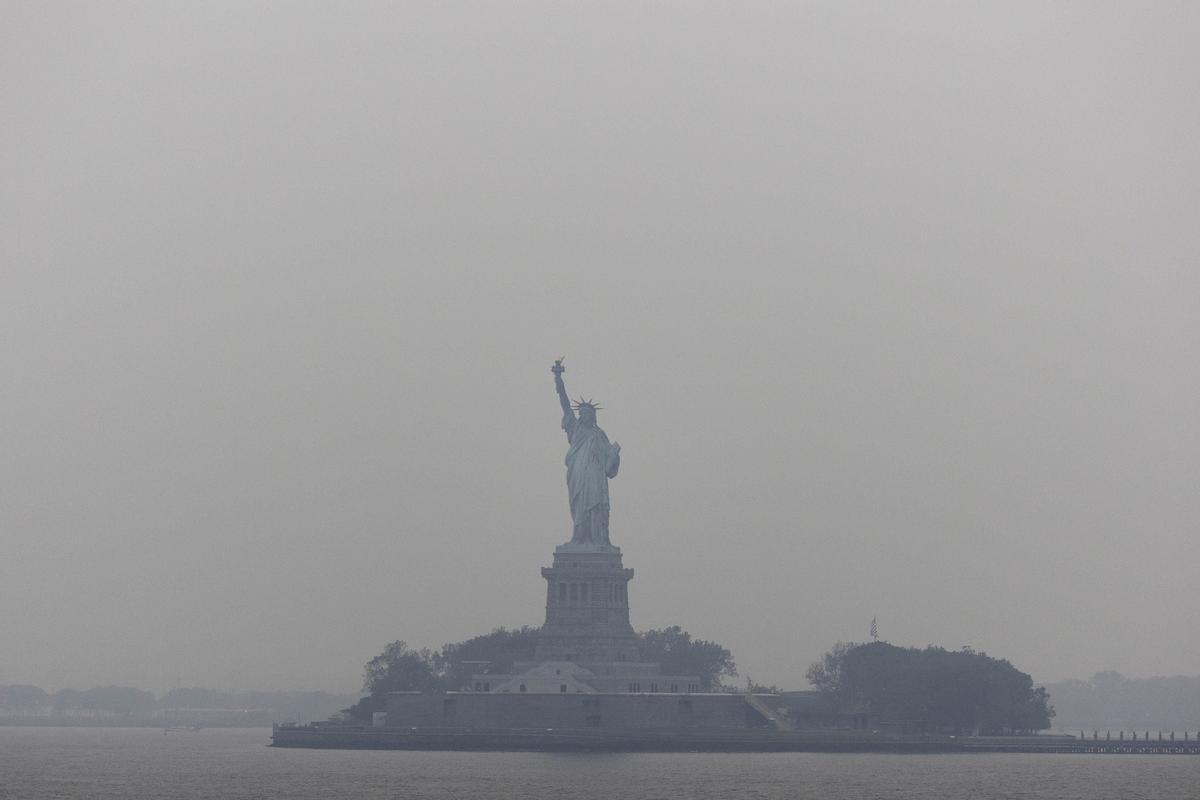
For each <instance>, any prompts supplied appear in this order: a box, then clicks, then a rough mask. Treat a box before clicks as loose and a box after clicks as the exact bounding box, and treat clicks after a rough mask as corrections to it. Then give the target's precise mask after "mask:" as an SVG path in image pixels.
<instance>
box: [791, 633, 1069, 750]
mask: <svg viewBox="0 0 1200 800" xmlns="http://www.w3.org/2000/svg"><path fill="white" fill-rule="evenodd" d="M808 679H809V681H810V682H811V683H812V684H813V686H815V687H816V688H817V690H818V691H820V692H821V693H822V694H823V695H824V696H825V697H826V698H827V699H828V700H829V701H830V702H832V703H833V704H835V705H837V706H838V707H842V708H847V709H862V710H864V711H869V712H870V713H872V714H874V715H877V716H878V718H879V719H880V721H881V722H883V723H891V724H896V725H900V726H904V727H907V728H910V729H914V730H922V731H954V732H958V733H1019V732H1032V731H1039V730H1043V729H1045V728H1048V727H1050V719H1051V717H1053V716H1054V713H1055V712H1054V707H1053V706H1051V705H1050V695H1049V693H1048V692H1047V691H1046V689H1045V688H1044V687H1035V686H1034V685H1033V679H1032V678H1031V677H1029V675H1027V674H1025V673H1024V672H1021V671H1020V670H1018V669H1017V668H1016V667H1014V666H1013V665H1012V664H1010V663H1009V662H1008V661H1006V660H1004V659H997V658H992V657H990V656H988V655H987V654H986V653H976V652H974V651H973V650H970V649H963V650H957V651H954V650H945V649H943V648H941V647H926V648H925V649H923V650H921V649H917V648H914V647H896V646H895V645H891V644H888V643H886V642H871V643H869V644H843V643H838V644H837V645H836V646H834V648H833V649H832V650H830V651H829V652H828V653H826V654H825V656H824V657H823V658H822V659H821V660H820V661H818V662H816V663H815V664H813V665H812V666H811V667H810V668H809V670H808Z"/></svg>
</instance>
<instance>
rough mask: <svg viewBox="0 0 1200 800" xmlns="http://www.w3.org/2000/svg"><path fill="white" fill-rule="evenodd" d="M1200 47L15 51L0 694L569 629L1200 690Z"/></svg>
mask: <svg viewBox="0 0 1200 800" xmlns="http://www.w3.org/2000/svg"><path fill="white" fill-rule="evenodd" d="M1197 41H1200V5H1198V4H1195V3H1177V4H1170V3H1135V2H1127V3H1117V4H1111V3H1109V4H1104V3H1096V2H1086V3H1085V2H1079V3H1032V4H1025V3H1013V2H1002V3H1001V2H997V3H992V4H978V3H972V4H966V3H946V4H937V3H932V4H931V3H904V4H902V3H875V2H871V3H862V4H850V3H844V2H836V3H824V4H802V3H781V4H775V3H723V4H715V3H697V2H687V3H684V2H678V3H636V4H634V3H616V2H611V3H591V4H582V3H550V2H546V3H526V2H509V3H471V4H464V3H446V2H430V3H399V4H379V5H376V4H349V3H274V4H249V3H242V2H238V3H229V4H217V3H179V4H171V3H165V2H152V3H151V2H148V3H143V4H128V3H107V4H97V3H75V4H50V3H32V2H31V3H6V4H5V5H4V6H3V10H0V108H3V124H0V171H2V172H0V269H2V270H3V282H2V284H0V285H2V287H3V292H2V295H0V368H2V370H3V374H4V375H5V378H4V380H3V382H2V383H0V609H2V611H0V683H11V682H31V683H37V684H40V685H43V686H46V687H47V688H60V687H63V686H68V685H71V686H85V685H92V684H98V683H126V684H135V685H139V686H144V687H147V688H154V689H163V688H167V687H170V686H173V685H175V684H176V683H177V682H178V683H182V684H183V685H214V686H220V687H247V688H248V687H297V688H299V687H310V688H323V689H331V690H334V689H355V688H357V686H358V684H359V682H360V680H361V666H362V664H363V662H364V661H366V660H367V659H368V658H370V657H371V656H372V655H374V654H375V653H377V652H379V650H380V649H381V648H382V646H383V645H384V644H385V643H386V642H387V641H390V640H392V639H397V638H403V639H405V640H407V641H408V642H409V643H410V644H413V645H417V646H437V645H440V644H441V643H442V642H445V641H453V640H458V639H463V638H466V637H468V636H471V635H474V634H477V633H482V632H486V631H488V630H490V629H492V628H493V627H496V626H500V625H505V626H516V625H521V624H531V625H537V624H540V622H541V619H542V615H543V609H542V604H543V602H544V595H545V593H544V583H543V581H542V579H541V577H540V576H539V573H538V569H539V567H540V566H543V565H547V564H549V562H550V556H551V550H552V548H553V547H554V545H556V544H558V543H560V542H562V541H564V540H566V539H567V538H569V536H570V517H569V514H568V510H567V497H566V489H565V484H564V477H565V472H564V468H563V465H562V459H563V456H564V453H565V450H566V440H565V436H564V435H563V433H562V431H561V429H560V428H559V416H560V415H559V410H558V404H557V400H556V399H555V395H554V388H553V382H552V377H551V375H550V372H549V367H550V364H551V361H552V359H553V358H554V357H556V356H558V355H560V354H562V353H565V354H567V367H568V371H567V373H566V376H565V377H566V380H567V386H568V389H569V391H571V393H572V394H573V395H578V394H579V393H584V394H587V395H593V396H595V397H596V398H598V399H599V400H600V401H601V402H602V403H603V405H604V406H605V410H604V411H603V412H601V415H600V423H601V425H602V426H604V428H605V429H606V430H607V431H608V433H609V435H610V437H611V438H613V439H615V440H617V441H619V442H621V444H622V446H623V451H622V467H621V474H620V476H619V477H618V478H617V479H616V481H615V482H614V483H613V484H612V498H613V516H612V536H613V540H614V542H615V543H616V544H618V545H620V546H621V547H622V549H623V550H624V553H625V560H626V564H627V565H628V566H632V567H634V568H635V569H636V571H637V577H636V578H635V579H634V581H633V583H632V585H631V602H632V604H633V617H634V619H633V621H634V624H635V626H636V627H639V628H647V627H659V626H664V625H668V624H681V625H683V626H685V627H686V628H688V629H689V630H691V631H692V632H693V633H694V634H695V635H697V636H701V637H705V638H712V639H715V640H717V641H719V642H721V643H723V644H725V645H726V646H728V647H730V648H731V649H732V650H733V651H734V653H735V655H736V657H737V661H738V664H739V665H740V666H741V668H742V673H743V675H745V674H746V673H747V672H748V673H749V674H751V675H752V676H753V677H754V678H755V679H756V680H758V681H762V682H774V683H779V684H780V685H784V686H789V687H800V686H802V685H803V684H804V679H803V674H804V671H805V669H806V667H807V666H808V664H809V663H810V662H812V661H813V660H814V659H815V658H817V657H818V656H819V655H820V654H821V653H822V652H823V651H824V650H826V649H827V648H828V647H829V646H830V645H831V644H833V643H834V642H835V641H837V640H839V639H841V640H862V639H864V638H865V637H866V636H867V634H868V628H869V625H870V621H871V617H872V616H876V615H877V616H878V618H879V630H880V634H881V636H882V637H883V638H886V639H888V640H889V641H892V642H894V643H898V644H914V645H925V644H928V643H936V644H942V645H945V646H947V647H951V648H957V647H960V646H962V645H971V646H973V647H975V648H977V649H983V650H986V651H987V652H989V653H992V654H995V655H1002V656H1005V657H1008V658H1009V659H1011V660H1012V661H1013V662H1014V663H1015V664H1016V665H1017V666H1018V667H1020V668H1022V669H1024V670H1027V671H1030V672H1032V673H1033V674H1034V676H1035V677H1036V678H1038V679H1040V680H1053V679H1058V678H1062V677H1066V676H1088V675H1090V674H1091V673H1093V672H1095V671H1096V670H1099V669H1117V670H1120V671H1121V672H1124V673H1126V674H1129V675H1151V674H1159V673H1181V672H1182V673H1191V674H1196V673H1200V635H1197V631H1198V630H1200V602H1198V601H1197V598H1198V591H1200V584H1198V583H1197V574H1198V570H1197V568H1198V566H1200V536H1198V535H1197V534H1198V532H1200V530H1198V528H1200V524H1198V522H1197V520H1200V492H1198V487H1200V413H1198V412H1200V408H1198V403H1197V398H1198V397H1200V315H1198V314H1197V305H1198V301H1200V259H1198V256H1200V148H1198V147H1197V142H1200V91H1197V86H1198V85H1200V84H1198V79H1200V56H1198V55H1197V49H1196V42H1197Z"/></svg>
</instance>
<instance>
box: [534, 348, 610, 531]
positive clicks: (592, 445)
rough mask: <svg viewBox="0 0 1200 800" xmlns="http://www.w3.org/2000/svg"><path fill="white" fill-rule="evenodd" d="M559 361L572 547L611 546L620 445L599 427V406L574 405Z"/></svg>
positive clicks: (556, 379) (556, 375) (556, 368)
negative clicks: (612, 488) (611, 501)
mask: <svg viewBox="0 0 1200 800" xmlns="http://www.w3.org/2000/svg"><path fill="white" fill-rule="evenodd" d="M562 362H563V360H562V359H561V358H560V359H558V360H557V361H555V362H554V366H553V367H552V368H551V372H553V373H554V388H555V389H557V390H558V401H559V403H560V404H561V405H562V412H563V418H562V426H563V430H564V431H566V432H567V442H568V443H569V444H570V449H569V450H567V493H568V495H569V497H570V500H571V520H572V521H573V522H574V524H575V529H574V532H573V533H572V534H571V544H573V545H591V546H600V547H611V546H612V543H611V542H609V540H608V479H609V478H615V477H617V470H618V469H620V467H621V445H619V444H617V443H616V442H612V443H611V444H610V443H609V441H608V436H607V435H605V433H604V431H602V430H600V426H599V425H597V424H596V411H597V410H599V408H600V406H598V405H596V404H595V403H593V402H592V401H591V400H583V399H580V400H579V402H577V403H574V404H572V403H571V401H570V400H569V399H567V387H566V385H565V384H564V383H563V378H562V374H563V372H564V371H565V369H566V368H565V367H564V366H563V365H562Z"/></svg>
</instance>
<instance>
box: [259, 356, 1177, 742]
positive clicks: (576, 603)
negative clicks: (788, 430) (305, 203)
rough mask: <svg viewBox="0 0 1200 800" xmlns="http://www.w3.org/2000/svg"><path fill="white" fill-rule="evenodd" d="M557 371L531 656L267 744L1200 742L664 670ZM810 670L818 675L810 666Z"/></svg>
mask: <svg viewBox="0 0 1200 800" xmlns="http://www.w3.org/2000/svg"><path fill="white" fill-rule="evenodd" d="M565 371H566V368H565V367H564V366H563V359H562V358H560V359H558V360H557V361H555V362H554V365H553V366H552V367H551V372H552V373H553V375H554V386H555V392H556V394H557V396H558V401H559V406H560V410H561V412H562V418H561V426H562V430H563V431H564V432H565V434H566V436H567V453H566V457H565V459H564V466H565V467H566V484H567V499H568V507H569V511H570V517H571V529H570V536H569V537H568V538H567V540H566V541H565V542H563V543H562V544H560V545H558V546H556V547H555V548H554V551H553V554H552V561H551V565H550V566H548V567H543V568H542V569H541V576H542V578H543V580H544V581H545V584H546V585H545V618H544V621H543V624H542V625H541V627H540V628H538V629H537V630H536V639H535V644H534V647H533V660H531V661H525V662H521V661H517V662H513V663H512V664H511V669H509V670H505V671H498V672H493V671H491V670H490V669H488V664H486V663H483V662H470V663H472V664H474V663H479V665H480V667H481V669H479V671H477V672H475V673H474V674H472V675H471V676H470V679H469V680H468V681H467V682H466V683H465V685H462V686H460V687H459V688H458V689H456V690H447V691H442V690H438V691H390V692H387V694H386V698H384V699H385V701H386V705H385V708H386V710H385V711H377V712H373V716H372V717H371V719H370V724H353V723H348V722H346V721H341V722H329V723H313V724H311V725H304V726H302V725H291V724H285V725H277V726H275V727H274V728H273V732H272V743H273V744H274V745H275V746H278V747H332V748H345V747H349V748H385V749H407V750H545V751H555V750H563V751H571V750H591V751H608V752H618V751H654V752H672V751H710V752H739V751H741V752H752V751H757V752H766V751H838V752H855V751H858V752H900V753H928V752H1026V753H1029V752H1034V753H1045V752H1093V753H1095V752H1154V753H1186V754H1200V742H1197V741H1196V740H1194V739H1193V740H1188V739H1186V737H1185V739H1184V741H1175V740H1174V736H1173V735H1172V737H1171V739H1170V740H1167V741H1157V742H1152V741H1150V738H1149V735H1147V736H1146V737H1145V738H1144V739H1143V740H1142V741H1140V742H1139V741H1137V740H1133V741H1123V740H1122V741H1111V742H1109V741H1100V740H1098V739H1096V738H1093V739H1092V740H1090V741H1089V740H1088V739H1086V738H1085V737H1084V736H1082V735H1081V736H1080V737H1079V738H1076V737H1074V736H1062V735H1002V736H991V735H980V734H981V732H980V731H978V730H977V731H976V732H975V735H973V736H970V737H956V736H953V735H937V732H936V731H935V732H934V735H930V732H929V731H927V730H925V729H921V730H916V729H913V728H911V727H908V726H906V725H904V724H903V723H901V724H899V725H897V724H896V723H895V722H892V721H888V720H881V719H880V717H879V715H878V713H876V711H875V710H874V709H873V708H872V707H871V704H870V703H868V702H864V701H861V700H860V701H848V700H846V699H844V696H843V697H842V699H838V694H837V693H823V692H819V691H799V692H778V691H753V690H752V687H748V688H747V690H746V691H744V692H739V691H736V690H733V689H732V688H731V687H712V686H711V685H705V684H704V682H702V680H701V678H700V677H699V676H697V675H686V674H670V673H667V672H664V670H663V669H662V667H661V665H660V664H658V663H656V662H654V661H651V660H646V659H643V658H642V653H641V651H640V647H639V644H640V639H639V636H638V634H637V632H636V631H635V630H634V628H633V626H632V624H631V622H630V602H629V596H630V595H629V584H630V582H631V581H632V579H633V576H634V571H633V569H631V568H628V567H626V566H625V565H624V563H623V559H622V553H621V549H620V548H619V547H617V546H616V545H614V544H613V542H612V535H611V531H610V510H611V509H610V495H609V481H610V480H613V479H615V478H616V477H617V475H618V473H619V470H620V466H621V446H620V444H618V443H616V442H612V441H610V440H609V438H608V435H607V434H606V433H605V431H604V430H603V429H602V428H601V427H600V425H599V421H598V418H597V417H598V411H600V410H601V407H600V406H599V405H598V404H597V403H595V402H594V401H593V400H591V399H583V398H579V399H578V400H576V401H575V402H572V401H571V400H570V398H569V396H568V394H567V390H566V383H565V381H564V379H563V373H564V372H565ZM873 633H874V631H873ZM871 647H874V648H875V652H877V653H883V654H884V655H885V656H886V655H888V654H889V653H892V654H894V652H893V651H895V652H900V650H901V649H900V648H894V647H892V646H890V645H886V644H885V643H882V642H876V643H875V644H874V645H869V646H866V648H863V649H864V650H865V649H867V648H871ZM881 648H882V649H881ZM889 648H890V649H889ZM835 651H836V649H835ZM943 652H944V651H943ZM834 655H836V652H831V654H830V655H829V656H827V657H826V658H827V659H829V658H831V657H833V656H834ZM1005 663H1007V662H1005ZM815 668H816V665H814V669H815ZM1010 669H1011V667H1010ZM836 671H837V670H836V669H834V670H833V672H834V673H836ZM1017 674H1018V675H1023V674H1021V673H1017ZM1023 677H1025V678H1026V679H1027V678H1028V676H1023ZM810 680H813V682H814V684H818V683H819V678H818V679H814V677H813V673H812V672H811V671H810ZM1034 696H1035V697H1036V693H1034ZM1042 699H1043V700H1044V696H1043V698H1042ZM1035 729H1036V726H1035ZM1010 733H1013V732H1011V731H1010Z"/></svg>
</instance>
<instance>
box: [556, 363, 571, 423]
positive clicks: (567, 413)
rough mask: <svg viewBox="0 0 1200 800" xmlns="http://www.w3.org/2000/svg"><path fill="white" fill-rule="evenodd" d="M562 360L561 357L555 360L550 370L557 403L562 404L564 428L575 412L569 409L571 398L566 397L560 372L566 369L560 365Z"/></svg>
mask: <svg viewBox="0 0 1200 800" xmlns="http://www.w3.org/2000/svg"><path fill="white" fill-rule="evenodd" d="M562 362H563V360H562V359H561V358H560V359H558V360H557V361H555V362H554V366H553V367H551V368H550V371H551V372H553V373H554V388H555V389H556V390H557V391H558V404H559V405H561V406H562V412H563V427H564V428H565V427H566V426H567V420H568V419H572V420H573V419H575V412H574V411H572V410H571V400H570V398H568V397H567V385H566V384H565V383H563V377H562V374H563V373H564V372H566V371H567V368H566V367H564V366H563V365H562Z"/></svg>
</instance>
